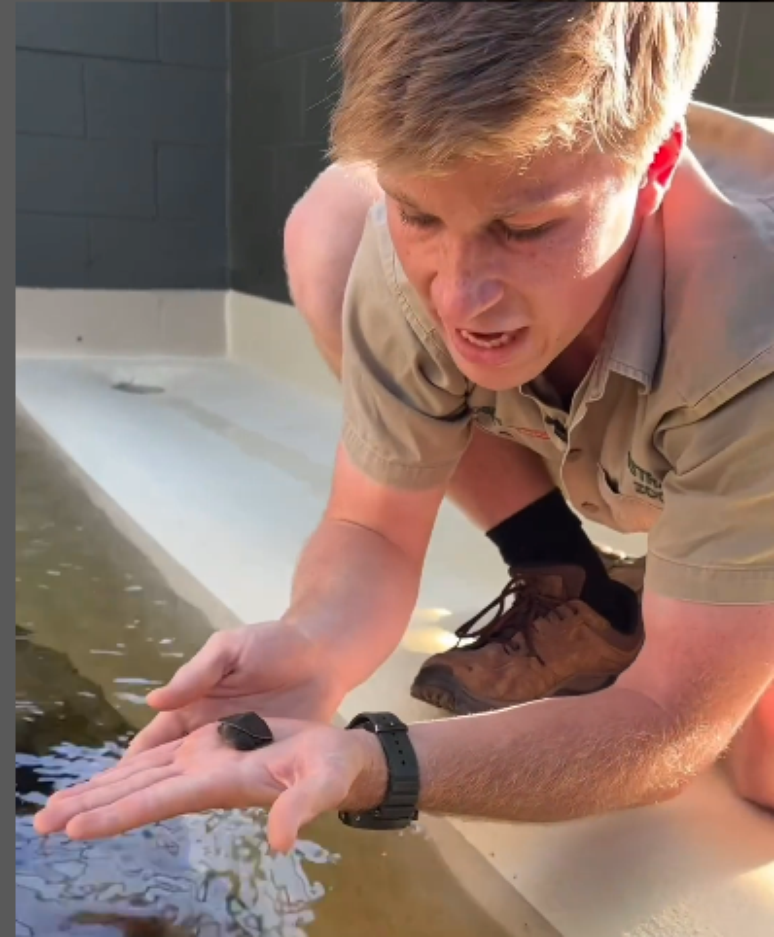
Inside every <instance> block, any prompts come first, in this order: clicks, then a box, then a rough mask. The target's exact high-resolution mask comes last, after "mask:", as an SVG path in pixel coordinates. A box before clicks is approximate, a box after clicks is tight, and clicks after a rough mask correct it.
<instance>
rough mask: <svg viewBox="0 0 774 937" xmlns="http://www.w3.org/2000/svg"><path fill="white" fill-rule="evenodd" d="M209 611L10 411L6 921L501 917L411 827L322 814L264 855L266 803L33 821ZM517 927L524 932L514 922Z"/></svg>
mask: <svg viewBox="0 0 774 937" xmlns="http://www.w3.org/2000/svg"><path fill="white" fill-rule="evenodd" d="M209 633H210V626H209V624H208V622H207V621H206V619H205V618H204V616H203V615H202V614H201V612H199V611H198V610H197V609H195V608H193V607H191V606H190V605H189V604H187V603H185V602H184V601H183V600H181V599H180V598H179V597H178V596H177V595H176V594H175V593H174V592H173V591H172V590H171V589H170V587H169V586H168V585H167V584H166V582H165V581H164V580H163V579H162V577H161V576H160V574H159V573H158V571H157V570H156V569H155V568H154V567H153V565H152V564H151V563H150V562H149V561H148V560H147V559H146V558H145V557H144V556H143V555H142V554H140V553H139V552H138V551H137V550H136V549H135V548H134V547H133V546H132V545H131V544H130V543H129V542H127V541H126V539H125V538H124V537H123V536H122V535H121V534H119V533H118V532H117V531H116V529H115V528H114V527H113V526H112V524H111V522H110V520H109V518H108V517H107V516H106V515H105V514H104V513H103V512H102V511H101V510H99V509H98V508H97V507H95V505H94V504H93V503H92V502H91V500H90V499H89V498H88V496H87V494H86V493H85V491H84V490H83V488H82V487H81V486H80V484H79V482H77V481H76V480H75V479H74V477H73V476H72V474H71V472H70V470H69V467H68V466H67V464H66V463H64V462H63V461H62V460H61V459H60V458H59V456H58V455H57V454H55V453H53V452H52V451H51V449H50V448H49V446H48V445H47V443H46V442H45V441H44V440H42V439H41V437H40V436H39V435H38V433H37V431H35V430H33V429H32V428H31V427H30V426H29V425H28V424H27V423H26V422H25V421H19V420H17V428H16V922H17V923H16V934H17V935H38V937H41V935H54V934H59V933H66V934H69V935H72V937H81V935H82V937H114V935H131V937H173V935H174V937H192V935H200V937H219V935H231V934H234V935H245V937H248V935H258V934H260V935H266V937H302V935H307V934H308V935H311V937H334V935H335V937H356V935H357V937H360V935H362V934H364V933H368V935H369V937H392V935H401V937H404V935H420V934H421V935H428V937H435V935H438V937H440V935H444V937H455V935H463V934H466V935H467V934H472V933H476V934H478V935H481V937H489V935H492V937H497V935H502V934H504V933H506V931H504V930H503V929H502V928H501V927H500V926H499V925H497V924H495V923H494V922H493V920H492V919H491V918H490V917H489V916H488V915H487V914H486V913H485V911H484V910H483V909H482V908H481V907H480V906H479V905H478V904H477V903H476V902H474V901H473V900H472V898H471V897H470V896H469V895H468V894H467V892H466V891H465V890H464V888H463V887H462V886H461V884H460V882H459V881H458V880H457V879H455V878H454V876H453V875H452V874H451V873H450V871H449V869H448V868H447V866H446V864H445V863H444V861H443V858H442V857H441V856H440V854H439V853H438V851H437V849H436V848H435V846H434V845H433V844H432V843H430V842H429V841H428V840H427V839H426V838H425V837H424V836H423V835H422V834H421V833H418V832H411V833H405V834H376V833H360V832H357V831H352V830H348V829H346V828H344V827H343V826H341V825H340V824H339V823H338V821H337V820H335V818H331V819H325V820H323V821H321V822H319V823H317V824H315V825H314V826H313V827H311V828H310V829H309V830H308V831H306V832H305V836H306V837H307V838H305V839H304V840H302V841H301V842H300V843H299V844H298V847H297V849H296V850H295V852H294V853H293V854H292V855H290V856H279V855H275V854H273V853H272V852H271V851H270V850H269V848H268V846H267V842H266V838H265V815H264V813H263V812H262V811H258V810H256V811H214V812H210V813H206V814H202V815H197V816H189V817H185V818H181V819H178V820H174V821H170V822H168V823H164V824H156V825H153V826H151V827H147V828H145V829H142V830H138V831H135V832H133V833H131V834H128V835H126V836H122V837H117V838H115V839H112V840H107V841H103V842H95V843H73V842H70V841H69V840H68V839H67V838H66V837H64V836H51V837H46V838H42V837H39V836H38V835H37V834H36V833H35V832H34V831H33V829H32V815H33V814H34V812H35V811H36V810H37V809H38V808H39V806H40V804H42V803H43V802H44V801H45V798H46V797H47V796H48V795H49V794H50V793H51V792H52V791H53V790H56V789H59V788H62V787H66V786H69V785H70V784H72V783H75V782H77V781H81V780H83V779H85V778H88V777H89V776H90V775H92V774H93V773H95V772H98V771H100V770H102V769H103V768H104V767H106V766H107V765H109V764H111V763H113V762H114V761H115V760H116V759H117V758H119V757H120V755H121V753H122V751H123V749H124V747H125V745H126V743H127V742H128V740H129V739H130V738H131V737H132V735H133V734H134V732H135V731H137V729H138V728H139V727H141V726H142V725H144V724H145V723H146V722H147V721H148V719H149V718H150V715H151V714H150V711H149V710H148V707H146V706H145V704H144V699H143V697H144V694H145V693H146V692H147V690H148V689H149V688H150V687H152V686H156V685H159V684H160V683H163V682H165V681H166V680H168V679H169V678H170V677H171V676H172V674H173V673H174V672H175V670H176V669H177V668H178V667H179V666H180V664H181V663H183V662H184V661H185V660H186V659H188V658H189V657H190V656H191V655H192V654H193V653H195V651H196V650H197V649H198V648H199V647H200V646H201V644H202V643H203V642H204V640H206V638H207V636H208V635H209ZM513 931H514V932H518V933H525V931H524V929H523V927H522V925H521V924H520V922H518V921H514V928H513Z"/></svg>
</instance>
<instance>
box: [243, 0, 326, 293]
mask: <svg viewBox="0 0 774 937" xmlns="http://www.w3.org/2000/svg"><path fill="white" fill-rule="evenodd" d="M230 9H231V42H230V51H231V95H230V100H229V106H230V121H229V123H230V127H231V146H230V161H229V168H230V180H229V199H230V213H231V223H230V239H229V268H230V272H231V285H232V287H233V289H235V290H239V291H241V292H245V293H252V294H256V295H260V296H264V297H266V298H269V299H276V300H280V301H287V300H288V294H287V287H286V281H285V273H284V269H283V259H282V230H283V226H284V223H285V218H286V217H287V215H288V213H289V211H290V209H291V207H292V206H293V204H294V202H295V201H296V200H297V199H298V198H299V197H300V196H301V195H302V194H303V193H304V191H305V190H306V189H307V188H308V186H309V185H310V183H311V182H312V181H313V179H314V177H315V176H316V175H317V174H318V173H319V172H320V171H321V170H322V169H323V167H324V166H325V157H324V153H325V150H326V147H327V142H328V140H327V138H328V119H329V116H330V112H331V109H332V107H333V104H334V102H335V99H336V97H337V95H338V79H337V75H336V71H335V68H334V65H335V62H334V59H335V49H336V42H337V41H338V38H339V34H340V23H339V14H338V4H336V3H314V2H293V3H233V4H230Z"/></svg>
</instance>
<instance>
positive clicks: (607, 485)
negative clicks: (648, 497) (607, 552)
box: [597, 463, 661, 534]
mask: <svg viewBox="0 0 774 937" xmlns="http://www.w3.org/2000/svg"><path fill="white" fill-rule="evenodd" d="M597 487H598V488H599V494H600V496H601V498H602V500H603V501H604V502H605V504H606V505H607V509H608V510H609V512H610V515H611V517H612V518H613V524H614V527H615V529H616V530H617V531H619V532H620V533H622V534H642V533H648V532H649V531H650V530H651V529H652V528H653V526H654V525H655V524H656V522H657V521H658V519H659V518H660V517H661V508H660V507H657V506H656V505H655V504H653V503H652V502H649V501H645V500H643V499H642V498H638V497H637V496H636V495H627V494H621V492H620V491H618V490H617V488H616V485H615V482H614V481H613V479H612V476H611V475H610V474H609V473H608V472H607V471H606V470H605V468H604V466H603V465H601V464H599V463H598V464H597Z"/></svg>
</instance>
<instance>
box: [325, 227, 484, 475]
mask: <svg viewBox="0 0 774 937" xmlns="http://www.w3.org/2000/svg"><path fill="white" fill-rule="evenodd" d="M377 236H378V232H377V231H376V230H375V226H374V221H373V218H369V221H368V223H367V225H366V230H365V234H364V236H363V240H362V242H361V244H360V247H359V249H358V253H357V255H356V257H355V261H354V264H353V269H352V273H351V276H350V280H349V283H348V286H347V292H346V297H345V304H344V314H343V324H342V329H343V359H342V391H343V401H344V428H343V443H344V446H345V448H346V450H347V452H348V454H349V456H350V458H351V459H352V460H353V462H354V463H355V465H357V466H358V467H359V468H360V469H361V470H362V471H363V472H365V473H366V474H367V475H368V476H369V477H371V478H373V479H374V480H376V481H378V482H381V483H383V484H385V485H389V486H392V487H396V488H411V489H423V488H433V487H437V486H441V485H443V484H445V483H446V482H447V481H448V479H449V478H450V477H451V475H452V473H453V472H454V469H455V468H456V466H457V463H458V462H459V459H460V457H461V456H462V454H463V452H464V451H465V448H466V447H467V444H468V441H469V438H470V432H471V424H470V415H469V411H468V405H467V382H466V379H465V377H464V376H463V375H462V374H461V372H460V371H459V370H458V369H457V368H456V366H455V365H454V362H453V361H452V359H451V357H450V356H449V354H448V352H447V351H446V350H445V349H444V348H443V346H442V345H441V344H440V343H439V342H438V341H437V339H436V337H435V336H434V335H433V334H432V333H431V332H429V331H428V330H427V329H426V328H425V326H424V324H423V323H422V322H420V321H419V320H418V319H417V318H416V317H415V316H413V315H412V312H411V308H410V306H409V305H408V302H407V300H406V298H405V297H404V296H402V294H401V292H400V290H399V288H398V286H397V282H396V280H395V278H394V273H393V272H392V271H391V269H390V263H389V256H387V257H386V258H385V254H384V251H383V249H382V246H381V245H380V243H379V241H378V239H377Z"/></svg>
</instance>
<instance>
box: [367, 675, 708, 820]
mask: <svg viewBox="0 0 774 937" xmlns="http://www.w3.org/2000/svg"><path fill="white" fill-rule="evenodd" d="M699 736H700V733H699V734H694V735H685V734H684V733H681V732H678V730H677V729H676V728H675V726H674V724H673V723H672V722H671V721H670V720H669V719H668V717H667V715H666V713H665V712H664V711H663V710H662V709H661V708H660V707H659V706H658V705H657V704H656V703H654V702H652V701H651V700H649V699H647V698H646V697H644V696H642V695H641V694H639V693H636V692H634V691H631V690H624V689H615V688H613V689H611V690H606V691H604V692H602V693H599V694H595V695H593V696H587V697H580V698H574V699H563V700H559V699H554V700H544V701H540V702H537V703H530V704H528V705H525V706H519V707H517V708H513V709H509V710H503V711H502V712H497V713H487V714H485V715H481V716H467V717H459V718H454V719H443V720H438V721H434V722H428V723H419V724H415V725H412V726H411V728H410V737H411V739H412V742H413V745H414V748H415V749H416V752H417V757H418V759H419V764H420V778H421V797H420V809H421V810H423V811H426V812H428V813H437V814H451V815H456V816H463V817H464V816H467V817H477V818H481V819H491V820H506V821H515V822H532V823H550V822H557V821H563V820H571V819H577V818H580V817H587V816H592V815H594V814H599V813H607V812H610V811H614V810H621V809H625V808H629V807H635V806H641V805H645V804H650V803H654V802H656V801H658V800H662V799H668V798H669V797H670V796H671V795H673V794H676V793H678V792H679V791H680V790H681V789H682V787H683V786H684V784H685V783H686V782H687V781H688V779H689V778H690V777H691V776H692V775H693V774H694V773H695V770H696V767H697V765H699V764H701V765H702V766H703V765H704V764H705V763H708V762H709V761H711V760H712V759H711V757H710V756H709V755H708V754H707V746H706V744H705V740H702V739H701V738H700V737H699ZM369 744H371V745H372V746H373V748H374V758H373V762H372V763H373V767H372V769H371V770H370V771H368V772H366V773H365V775H364V776H363V778H362V780H361V781H360V782H358V783H357V784H356V785H355V787H354V788H353V790H352V792H351V805H349V806H351V808H352V809H368V808H370V807H373V806H376V805H377V804H378V802H379V800H380V798H381V796H382V795H383V791H384V787H385V784H386V768H385V765H384V759H383V757H382V758H380V757H379V756H380V753H379V751H378V750H377V745H375V744H374V743H372V742H370V741H369ZM377 744H378V743H377Z"/></svg>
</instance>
